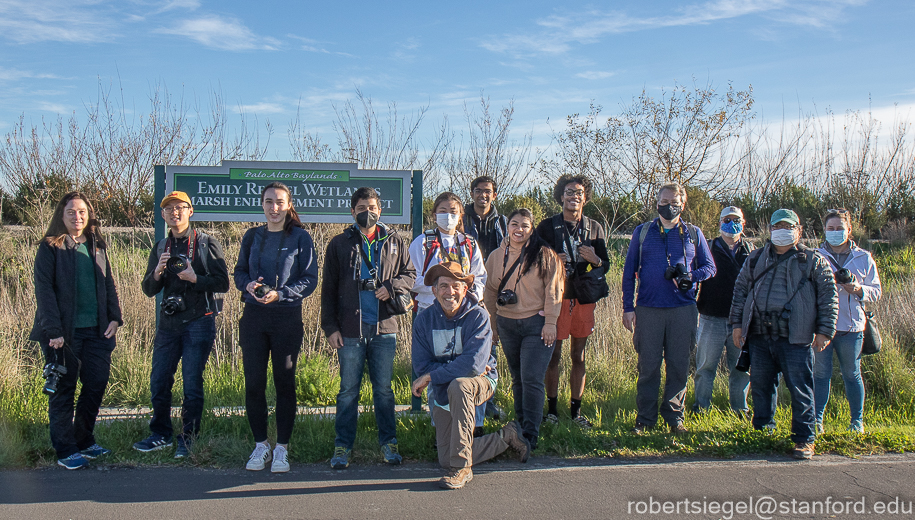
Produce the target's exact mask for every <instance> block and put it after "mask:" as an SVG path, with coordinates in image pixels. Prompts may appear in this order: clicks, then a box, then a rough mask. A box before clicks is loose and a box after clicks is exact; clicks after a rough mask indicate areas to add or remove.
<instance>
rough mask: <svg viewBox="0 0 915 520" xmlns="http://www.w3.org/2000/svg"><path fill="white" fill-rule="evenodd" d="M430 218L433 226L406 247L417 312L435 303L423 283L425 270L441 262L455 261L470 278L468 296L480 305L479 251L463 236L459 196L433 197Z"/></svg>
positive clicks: (482, 276)
mask: <svg viewBox="0 0 915 520" xmlns="http://www.w3.org/2000/svg"><path fill="white" fill-rule="evenodd" d="M432 219H433V220H434V222H435V227H434V228H432V229H429V230H426V231H425V232H423V234H422V235H419V236H418V237H416V238H415V239H414V240H413V243H412V244H410V259H411V260H412V261H413V267H414V268H415V269H416V284H415V285H414V286H413V294H415V295H416V296H415V297H416V304H417V307H418V308H417V311H421V310H423V309H425V308H426V307H429V306H430V305H432V302H434V301H435V297H434V296H433V295H432V288H431V287H427V286H426V285H425V283H424V282H423V278H424V277H425V275H426V271H428V270H429V268H430V267H432V266H433V265H436V264H439V263H441V262H444V261H445V260H451V261H453V262H459V263H460V264H461V268H462V269H463V270H464V272H465V273H469V274H472V275H473V276H474V278H473V287H471V289H470V291H469V293H468V294H469V295H473V297H475V298H476V299H477V301H480V302H482V301H483V288H484V287H486V267H485V266H484V264H483V260H484V259H483V252H482V251H481V250H480V247H479V244H477V242H476V241H475V240H474V239H473V237H470V236H468V235H465V234H464V206H463V204H461V199H460V197H458V196H457V195H455V194H454V193H451V192H450V191H446V192H444V193H442V194H441V195H439V196H438V197H436V198H435V201H434V202H433V203H432Z"/></svg>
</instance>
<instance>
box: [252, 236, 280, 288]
mask: <svg viewBox="0 0 915 520" xmlns="http://www.w3.org/2000/svg"><path fill="white" fill-rule="evenodd" d="M261 229H263V230H264V232H263V233H261V244H260V250H259V251H258V255H257V269H255V270H254V272H255V273H257V275H258V278H260V274H261V273H260V271H261V259H262V258H263V256H264V244H266V243H267V226H264V227H262V228H261ZM282 233H283V234H282V235H280V245H279V246H277V248H276V265H275V266H274V273H276V280H275V281H274V282H273V289H274V290H277V289H279V285H280V254H281V251H282V250H283V242H285V241H286V231H285V230H283V231H282Z"/></svg>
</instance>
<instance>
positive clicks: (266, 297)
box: [254, 290, 280, 305]
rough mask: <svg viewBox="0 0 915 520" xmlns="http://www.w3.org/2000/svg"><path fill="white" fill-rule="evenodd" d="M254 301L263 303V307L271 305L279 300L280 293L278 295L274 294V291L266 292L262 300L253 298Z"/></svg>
mask: <svg viewBox="0 0 915 520" xmlns="http://www.w3.org/2000/svg"><path fill="white" fill-rule="evenodd" d="M254 299H255V300H257V301H259V302H261V303H263V304H264V305H267V304H268V303H273V302H275V301H277V300H279V299H280V293H278V292H276V291H274V290H270V291H268V292H267V294H265V295H264V297H263V298H258V297H256V296H255V297H254Z"/></svg>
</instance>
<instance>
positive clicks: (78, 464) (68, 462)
mask: <svg viewBox="0 0 915 520" xmlns="http://www.w3.org/2000/svg"><path fill="white" fill-rule="evenodd" d="M57 464H58V465H60V466H63V467H65V468H67V469H80V468H85V467H88V466H89V461H88V460H86V458H85V457H83V456H82V455H81V454H79V453H74V454H73V455H70V456H69V457H67V458H65V459H57Z"/></svg>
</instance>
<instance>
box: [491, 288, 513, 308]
mask: <svg viewBox="0 0 915 520" xmlns="http://www.w3.org/2000/svg"><path fill="white" fill-rule="evenodd" d="M496 303H498V304H499V305H503V306H504V305H514V304H516V303H518V295H517V294H515V291H513V290H511V289H505V290H504V291H502V292H500V293H499V297H498V298H497V299H496Z"/></svg>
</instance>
